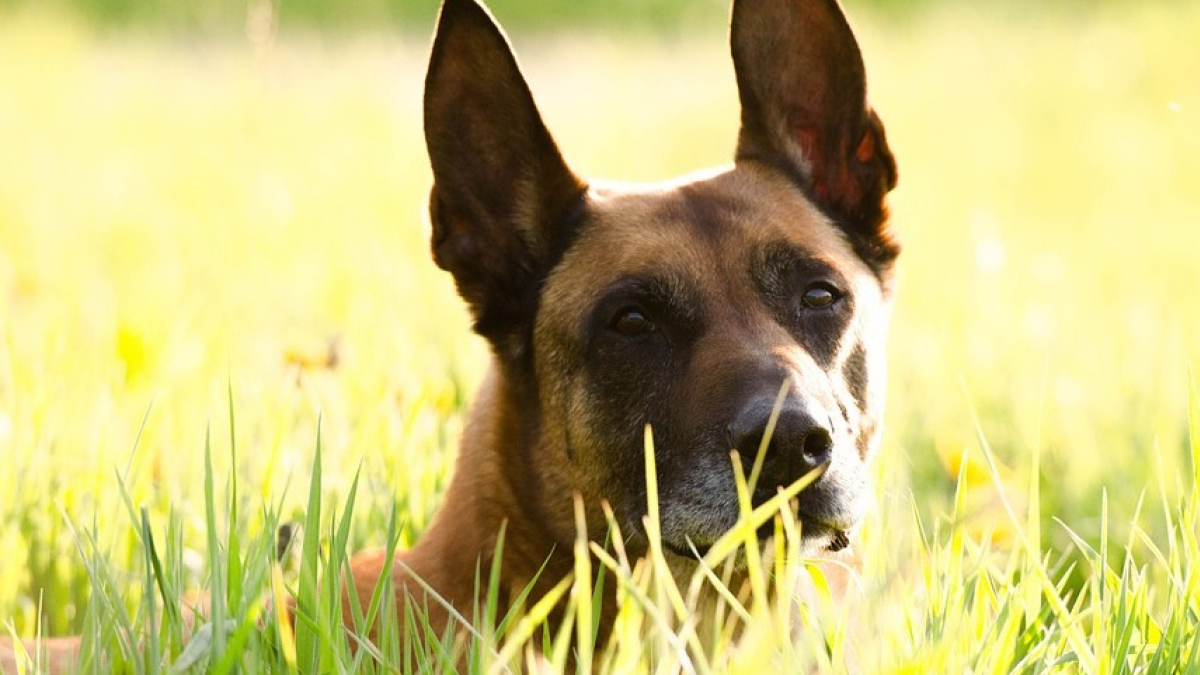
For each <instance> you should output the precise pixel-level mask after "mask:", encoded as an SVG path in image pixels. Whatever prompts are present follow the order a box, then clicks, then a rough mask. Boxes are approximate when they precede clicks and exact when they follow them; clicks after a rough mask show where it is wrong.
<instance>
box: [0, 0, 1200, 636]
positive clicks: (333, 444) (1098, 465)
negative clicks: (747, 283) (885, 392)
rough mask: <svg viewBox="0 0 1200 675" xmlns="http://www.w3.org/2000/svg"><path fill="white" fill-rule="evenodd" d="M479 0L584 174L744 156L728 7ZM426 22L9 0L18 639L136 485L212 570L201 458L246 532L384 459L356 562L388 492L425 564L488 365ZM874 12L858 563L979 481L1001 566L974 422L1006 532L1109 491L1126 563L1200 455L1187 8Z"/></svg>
mask: <svg viewBox="0 0 1200 675" xmlns="http://www.w3.org/2000/svg"><path fill="white" fill-rule="evenodd" d="M490 4H491V7H492V9H493V11H494V13H495V14H496V15H497V17H498V18H499V19H500V20H501V21H502V22H503V23H504V24H505V26H506V27H507V28H508V29H509V32H510V35H511V37H512V39H513V41H514V43H515V44H516V47H517V49H518V52H519V53H520V54H521V57H522V60H523V63H524V64H525V65H526V68H527V74H528V76H529V79H530V81H531V84H532V87H533V90H534V92H535V95H536V96H537V98H538V101H539V104H540V106H541V108H542V111H543V114H544V116H545V117H546V119H547V122H548V125H549V127H550V128H551V130H552V131H553V133H554V134H555V135H556V136H557V138H558V140H559V143H560V145H561V146H562V147H563V148H564V151H565V153H566V155H567V157H568V160H569V161H570V162H572V163H573V164H574V166H575V167H576V168H577V169H578V170H580V171H581V172H583V173H585V174H589V175H596V176H603V177H612V178H621V179H630V180H656V179H663V178H668V177H671V176H674V175H677V174H679V173H683V172H687V171H691V170H694V169H698V168H701V167H705V166H710V165H714V164H720V163H723V162H727V161H728V160H729V158H730V156H731V150H732V147H733V143H734V138H735V135H736V131H737V120H738V111H737V105H736V100H737V99H736V88H735V85H734V81H733V72H732V67H731V65H730V63H729V61H728V56H727V50H726V47H725V36H724V28H725V21H726V16H727V12H728V8H727V4H726V3H725V2H723V1H718V0H702V1H697V0H688V1H686V2H685V1H684V0H650V1H635V0H537V1H535V0H494V2H492V3H490ZM436 10H437V7H436V3H434V2H432V1H431V0H429V1H426V0H355V1H352V2H334V1H333V0H287V1H284V2H271V1H270V0H248V2H241V1H233V0H218V1H203V2H202V1H200V0H176V1H174V2H146V1H144V0H107V1H102V0H90V1H82V0H81V1H78V2H70V1H66V0H60V1H55V0H24V1H22V0H0V458H3V460H2V461H0V550H3V551H4V559H3V561H0V625H3V624H4V623H5V622H7V620H8V619H9V618H10V617H11V618H12V619H13V623H14V625H15V627H16V629H17V630H18V631H22V632H30V631H31V630H32V627H33V626H34V625H35V624H36V622H37V621H38V619H39V617H40V619H41V621H42V622H43V625H44V626H45V629H46V630H47V631H48V632H51V633H61V632H65V631H68V630H71V629H72V628H73V627H75V626H76V624H77V620H78V615H79V612H78V608H79V607H80V606H81V603H83V602H84V601H85V600H86V598H87V595H88V590H87V588H88V582H87V578H86V576H85V574H84V572H83V569H82V566H81V565H80V562H79V561H80V558H79V556H78V554H77V553H76V552H75V550H76V539H75V537H73V535H72V534H71V528H70V527H69V525H68V524H70V526H73V527H76V528H82V529H87V530H91V531H94V532H96V533H97V534H96V538H97V542H98V545H99V546H100V548H101V549H103V551H104V552H105V555H106V556H108V558H109V559H110V560H111V561H112V562H113V564H114V566H116V567H117V568H118V569H129V570H136V569H137V567H136V563H135V561H136V560H137V559H138V558H137V555H138V553H137V548H136V546H135V543H136V537H135V535H134V528H133V519H132V518H131V517H130V515H129V513H128V512H127V511H126V508H125V503H126V502H125V501H124V499H123V498H122V496H121V493H122V490H126V491H127V492H128V494H129V500H130V502H129V503H132V504H145V505H148V506H149V507H150V510H151V514H152V517H153V518H154V519H155V520H154V522H155V523H156V525H157V526H163V523H165V522H167V521H169V520H170V519H171V518H172V517H173V518H176V519H178V522H179V523H180V530H181V537H182V539H183V541H184V545H185V548H187V549H188V550H194V549H196V548H198V547H200V546H201V545H202V542H203V532H204V529H203V527H204V523H203V497H202V494H203V493H202V491H201V490H202V477H203V451H204V448H205V445H206V438H209V439H210V440H208V441H207V442H208V443H210V444H211V447H212V448H213V453H214V458H215V459H214V461H215V462H216V464H217V467H218V471H219V472H220V473H219V475H221V476H226V477H228V476H229V475H231V472H233V471H236V474H237V476H238V478H239V481H240V485H241V491H240V493H239V494H240V495H241V497H240V498H241V499H243V500H244V501H245V502H246V507H245V508H243V509H241V512H242V513H243V514H245V515H244V518H245V522H242V523H237V524H236V525H235V526H236V527H239V528H243V529H244V530H245V531H246V532H248V533H250V534H254V533H255V532H256V531H257V530H256V528H258V529H261V524H262V518H261V517H260V516H259V515H257V514H259V512H260V511H261V509H262V507H263V505H264V504H271V505H276V506H278V508H279V509H280V511H282V512H283V514H284V515H285V516H290V515H294V514H296V513H298V508H299V503H300V500H301V499H302V498H303V495H304V486H305V485H306V484H307V480H308V476H309V475H310V474H311V472H312V457H313V451H314V448H315V445H316V437H317V423H318V419H321V424H322V438H323V440H324V445H325V462H324V466H325V487H326V489H327V491H328V492H329V493H330V495H331V498H334V499H336V498H337V497H338V496H339V495H342V494H344V492H345V490H346V489H347V486H348V484H349V481H350V480H351V478H352V477H353V475H354V472H355V471H356V470H358V469H359V468H360V467H361V468H362V471H363V476H364V478H363V480H364V481H365V482H366V484H367V485H368V487H369V489H368V490H366V497H364V496H363V495H362V493H361V492H360V496H359V507H358V513H359V515H360V517H359V518H357V519H356V523H355V525H356V529H355V533H354V544H355V546H366V545H373V544H374V545H377V544H379V543H380V542H381V538H382V531H383V529H384V527H385V525H386V513H387V508H386V506H387V505H388V504H390V503H391V501H392V500H393V499H396V500H398V501H399V502H400V506H401V508H402V509H403V511H404V512H405V513H406V514H407V521H406V528H407V530H406V535H405V536H406V540H411V538H412V536H415V535H416V534H417V533H419V532H420V530H421V529H422V528H424V526H425V525H426V523H427V522H428V517H429V514H430V512H431V511H432V510H433V508H435V506H436V504H437V502H438V499H439V495H440V493H441V490H442V489H443V487H444V485H445V481H446V479H447V475H448V472H449V468H450V466H451V465H452V461H453V455H454V444H455V442H456V439H457V437H458V434H459V429H460V428H461V420H462V412H463V409H464V406H465V405H466V402H467V401H468V400H469V399H470V397H471V394H472V391H473V389H474V387H475V385H476V383H477V382H478V379H479V376H480V374H481V373H482V370H483V368H484V367H485V365H486V351H485V349H484V346H483V344H482V343H481V341H480V340H478V339H476V338H473V337H472V336H471V335H470V334H469V327H468V321H467V318H466V316H465V312H464V311H463V309H462V307H461V306H460V302H459V301H458V300H457V298H456V296H455V295H454V291H453V286H452V283H451V281H450V279H449V278H448V277H447V276H446V275H444V274H442V273H440V272H439V271H438V270H437V269H436V268H435V267H434V266H433V265H432V263H430V262H429V260H428V256H427V242H426V233H427V224H426V221H425V217H424V200H425V196H426V192H427V190H428V187H429V184H430V175H429V171H428V168H427V163H426V158H425V153H424V142H423V139H422V134H421V120H420V97H421V87H422V78H423V76H424V66H425V59H426V48H427V43H428V36H429V34H430V33H431V31H432V27H433V21H434V17H435V15H436ZM847 11H848V13H849V15H850V18H851V22H852V24H853V25H854V26H855V28H856V31H857V33H858V36H859V41H860V43H861V44H862V47H863V51H864V55H865V58H866V62H867V67H868V73H869V80H870V88H871V99H872V101H873V103H874V105H875V107H876V108H877V109H878V111H879V112H880V114H881V116H882V118H883V119H884V121H885V124H886V125H887V129H888V133H889V139H890V142H891V145H892V147H893V149H894V151H895V154H896V156H897V158H898V161H899V164H900V176H901V179H900V187H899V188H898V190H897V191H896V192H895V193H894V199H893V202H892V204H893V213H894V222H895V226H896V228H897V229H898V231H899V232H900V233H901V235H902V238H903V240H904V242H905V245H906V249H905V253H904V254H903V257H902V259H901V272H900V291H899V296H898V302H897V308H896V312H895V319H894V324H893V339H892V343H891V364H892V365H891V398H890V401H889V405H890V408H889V415H888V424H887V432H886V436H885V447H884V451H883V456H882V457H881V461H880V464H879V473H880V477H881V480H880V490H879V500H880V509H879V510H878V513H877V514H876V516H875V520H874V521H873V522H872V523H871V524H870V525H869V527H868V530H867V532H865V533H864V537H865V538H866V541H867V544H868V546H872V545H873V546H877V547H878V549H879V550H881V551H888V550H895V548H896V542H895V541H894V540H895V539H896V538H899V537H908V536H912V534H913V532H914V531H915V525H914V522H915V519H914V518H913V516H912V515H911V514H913V513H915V514H916V516H917V518H919V519H920V521H921V523H923V524H924V526H925V527H929V524H930V523H936V522H939V519H944V518H945V517H946V514H947V510H948V505H949V503H950V500H951V498H952V495H953V492H954V489H955V483H956V477H957V476H958V475H959V473H960V469H963V470H964V471H965V474H964V475H965V476H966V478H967V481H968V482H969V483H971V484H972V485H973V486H974V487H973V489H972V492H971V495H970V498H971V499H970V504H971V510H970V513H969V514H967V516H966V517H967V518H968V520H967V524H968V525H969V526H970V527H971V528H972V531H973V532H974V533H975V535H976V536H977V537H978V538H979V539H980V540H981V541H990V542H992V543H993V544H994V545H996V546H998V547H1003V546H1005V545H1006V544H1005V542H1006V538H1007V537H1010V536H1011V532H1007V531H1006V527H1005V526H1004V525H1003V524H1002V523H1003V522H1004V518H1003V515H1002V511H1001V510H1000V507H999V503H1000V502H999V498H998V494H997V492H996V488H995V486H994V485H993V484H992V481H991V480H990V479H989V477H988V476H987V474H986V472H985V471H984V469H983V468H982V467H983V465H982V460H981V459H980V457H981V454H980V439H981V438H982V439H986V442H987V443H988V444H989V445H990V446H991V447H992V449H993V450H994V451H995V453H996V455H997V457H998V459H999V460H1000V463H1001V467H1000V470H1001V473H1002V478H1003V482H1004V485H1005V486H1006V487H1005V494H1006V495H1007V498H1008V499H1009V500H1010V501H1011V502H1012V503H1013V504H1014V505H1015V506H1016V508H1017V509H1018V510H1020V509H1023V508H1025V507H1026V505H1027V503H1028V501H1027V499H1026V497H1025V495H1026V493H1027V490H1028V486H1029V485H1030V482H1031V479H1032V480H1034V482H1035V483H1036V484H1037V485H1038V486H1039V487H1040V491H1039V492H1040V511H1039V512H1040V513H1041V517H1042V520H1043V522H1044V526H1045V537H1046V546H1047V548H1048V550H1050V551H1051V555H1052V556H1054V555H1058V553H1055V552H1061V551H1065V550H1066V549H1067V542H1068V541H1069V539H1068V535H1067V534H1066V532H1065V530H1064V529H1063V527H1062V526H1060V525H1058V524H1056V522H1055V519H1059V520H1061V521H1063V522H1065V523H1067V524H1068V525H1069V526H1070V527H1071V528H1072V529H1073V530H1074V531H1076V532H1077V533H1079V534H1080V535H1082V536H1083V537H1084V538H1086V539H1089V540H1092V541H1097V540H1098V539H1099V530H1100V519H1099V514H1100V505H1101V502H1102V499H1103V498H1104V495H1107V499H1108V501H1109V503H1110V504H1111V507H1110V510H1111V514H1112V515H1111V521H1112V522H1111V523H1110V528H1111V532H1110V538H1111V541H1113V542H1114V543H1113V546H1114V550H1117V549H1119V548H1120V547H1122V546H1124V545H1125V544H1126V542H1127V541H1128V540H1130V538H1131V536H1132V534H1131V533H1133V532H1134V531H1135V530H1145V531H1146V532H1148V533H1149V534H1150V536H1151V537H1161V536H1163V530H1164V525H1163V522H1162V519H1161V516H1156V515H1153V514H1154V513H1157V512H1152V513H1151V515H1145V514H1142V515H1140V516H1139V515H1138V514H1139V503H1142V502H1145V503H1149V504H1158V503H1160V502H1161V503H1169V504H1173V503H1174V502H1175V500H1177V499H1178V498H1179V497H1180V495H1181V494H1182V490H1183V486H1185V485H1188V484H1190V477H1191V475H1192V471H1193V464H1192V462H1191V458H1190V456H1189V444H1188V440H1187V439H1188V412H1187V411H1188V406H1189V382H1192V383H1194V382H1195V381H1196V378H1195V376H1194V375H1190V374H1189V372H1190V371H1189V368H1191V367H1192V366H1193V365H1194V364H1195V363H1197V359H1198V358H1200V299H1198V297H1197V294H1198V291H1200V58H1197V51H1196V46H1195V44H1196V43H1195V37H1196V36H1197V35H1200V4H1198V3H1195V2H1186V1H1183V0H1179V1H1171V0H1160V1H1156V2H1119V1H1117V0H1111V1H1108V2H1082V1H1080V2H1071V1H1063V2H1031V1H1025V0H1012V1H1011V2H984V1H982V0H980V1H978V2H951V1H950V0H918V1H916V2H902V1H900V0H873V1H870V0H850V1H849V2H847ZM231 411H232V412H231ZM973 411H974V412H973ZM973 414H977V415H978V424H976V422H975V421H974V418H973ZM231 417H232V418H233V419H231ZM231 427H232V429H231ZM1035 455H1036V456H1037V457H1038V458H1039V461H1040V472H1039V473H1038V475H1037V476H1031V470H1032V467H1033V466H1034V465H1033V457H1034V456H1035ZM1135 521H1136V522H1135ZM1138 546H1140V544H1135V545H1131V548H1130V550H1131V551H1135V550H1137V548H1138ZM194 557H195V559H196V560H201V559H202V556H200V555H199V554H194ZM195 575H196V578H197V580H199V579H200V578H201V577H202V575H203V570H202V569H201V568H200V566H199V563H198V562H197V567H196V569H195ZM136 576H137V572H131V578H132V577H136ZM43 603H44V604H45V605H46V606H47V607H50V608H52V609H50V610H46V611H39V609H38V608H39V606H40V605H41V604H43Z"/></svg>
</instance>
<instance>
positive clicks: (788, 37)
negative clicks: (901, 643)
mask: <svg viewBox="0 0 1200 675" xmlns="http://www.w3.org/2000/svg"><path fill="white" fill-rule="evenodd" d="M731 33H732V38H731V42H732V48H733V59H734V65H735V69H736V72H737V80H738V88H739V91H740V97H741V104H742V120H741V123H742V124H741V132H740V135H739V138H738V144H737V152H736V162H735V164H734V165H733V166H732V167H730V168H727V169H723V170H720V171H716V172H711V173H709V174H706V175H703V176H697V177H689V178H685V179H681V180H679V181H677V182H672V183H669V184H662V185H651V186H642V187H638V188H626V187H623V188H619V189H618V188H615V187H603V186H599V185H589V184H588V183H587V182H585V181H584V180H583V179H581V178H580V177H579V176H577V175H576V174H575V173H573V172H572V171H571V170H570V169H569V168H568V166H567V164H566V163H565V162H564V160H563V159H562V155H561V154H560V153H559V151H558V149H557V147H556V145H555V143H554V141H553V140H552V138H551V136H550V134H549V132H548V131H547V130H546V127H545V126H544V124H543V122H542V120H541V117H540V115H539V114H538V111H537V109H536V107H535V105H534V101H533V98H532V96H531V94H530V92H529V89H528V86H527V85H526V83H525V81H524V79H523V78H522V76H521V73H520V70H519V68H518V65H517V62H516V60H515V58H514V56H513V54H512V52H511V50H510V49H509V46H508V43H507V41H506V39H505V37H504V35H503V34H502V33H501V32H500V30H499V28H498V27H497V26H496V24H495V23H494V22H493V20H492V19H491V17H490V16H489V15H488V13H487V12H486V10H484V9H483V8H482V7H481V6H479V5H478V4H477V3H476V2H475V1H474V0H446V2H445V4H444V6H443V8H442V14H441V18H440V21H439V27H438V32H437V37H436V40H435V42H434V46H433V54H432V57H431V62H430V68H429V75H428V79H427V80H426V98H425V126H426V139H427V143H428V147H429V154H430V159H431V161H432V165H433V172H434V188H433V193H432V197H431V215H432V224H433V242H432V245H433V255H434V259H435V260H436V261H437V263H438V265H440V266H441V267H443V268H445V269H447V270H449V271H450V272H451V273H452V274H453V275H454V279H455V281H456V283H457V286H458V289H459V292H460V294H461V295H462V297H463V298H464V299H465V300H466V301H467V303H468V304H469V305H470V308H471V310H472V314H473V316H474V319H475V328H476V330H477V331H478V332H479V333H480V334H481V335H483V336H484V337H485V338H487V339H488V340H489V342H490V343H491V345H492V347H493V350H494V352H495V355H496V359H497V362H498V364H499V370H500V373H501V377H502V378H503V379H504V381H505V382H506V386H507V388H508V390H509V391H510V392H511V395H512V396H516V397H518V398H519V399H520V400H521V403H520V405H518V406H515V407H518V408H520V409H521V410H523V411H530V412H529V414H528V415H525V416H523V418H522V420H521V424H522V425H523V426H524V428H525V434H526V438H525V439H524V441H525V442H524V443H523V446H524V447H523V448H522V449H521V450H520V451H519V452H521V453H523V456H522V459H521V460H520V462H521V464H522V465H523V466H524V467H525V468H524V469H522V470H526V471H528V472H529V474H528V476H527V478H528V480H529V481H530V482H532V483H535V484H536V489H535V490H533V493H534V494H535V495H536V499H537V500H539V501H540V502H541V503H542V504H543V505H544V506H545V511H544V512H543V514H542V515H543V516H544V517H545V518H546V519H547V520H549V521H551V524H550V527H552V528H555V529H564V530H569V528H570V527H571V518H570V510H569V508H566V509H564V508H562V507H563V505H565V504H569V503H570V495H572V494H574V493H576V492H578V493H581V494H583V496H584V497H585V503H586V504H588V506H589V514H590V516H591V518H592V520H593V522H596V521H598V520H599V515H598V513H599V509H598V504H599V503H600V502H601V501H602V500H607V501H608V502H609V503H611V505H612V506H613V510H614V511H615V513H616V514H617V517H618V519H619V520H620V522H621V524H622V526H623V529H624V530H625V531H626V532H627V533H630V532H633V533H637V532H640V531H641V516H642V514H644V513H645V512H646V495H645V477H644V470H643V466H644V464H643V452H644V445H643V429H644V427H645V425H647V424H649V425H650V426H651V428H652V430H653V433H654V439H655V459H656V462H657V473H658V480H659V485H660V509H661V514H662V531H663V537H664V541H665V543H666V545H667V546H668V547H669V548H670V549H671V550H673V551H675V552H677V553H679V554H681V555H688V554H689V552H690V551H691V550H692V546H693V545H694V546H696V547H698V548H699V549H701V550H702V549H703V548H704V547H705V546H707V545H708V544H711V543H712V542H713V541H714V540H715V539H716V538H717V537H719V536H720V535H721V534H722V533H724V532H725V531H726V530H727V529H728V528H729V527H730V526H731V525H732V524H733V523H734V522H735V521H736V520H737V518H738V515H739V509H738V502H737V498H736V491H735V481H734V471H733V467H732V462H731V456H730V451H731V450H737V451H738V452H739V454H740V456H741V457H742V458H743V460H744V461H745V463H746V466H747V467H748V466H749V464H750V462H752V461H753V459H754V458H755V456H756V453H757V452H758V450H759V447H760V444H761V443H762V442H763V436H764V434H765V432H766V428H767V424H768V419H769V418H770V417H771V413H772V409H773V405H774V403H775V401H776V398H777V394H778V393H779V391H780V390H781V387H782V386H783V385H784V383H787V391H788V393H787V396H786V398H785V400H784V402H783V404H782V407H781V409H780V412H779V417H778V423H777V425H776V426H775V429H774V433H773V435H771V436H770V438H769V443H768V445H767V446H766V454H765V456H764V465H763V472H762V478H761V480H760V481H759V482H758V484H757V488H756V490H755V495H754V498H755V500H756V501H758V502H761V501H763V500H765V499H767V498H768V497H770V496H772V495H774V494H775V492H776V490H777V489H778V487H780V486H785V485H788V484H791V483H793V482H794V481H796V480H797V479H799V478H801V477H802V476H804V475H805V474H808V473H809V472H811V471H814V470H818V471H821V470H823V474H822V476H821V478H820V479H819V480H818V481H817V482H816V483H815V484H814V485H813V486H811V487H809V488H807V489H806V490H804V491H803V492H802V493H801V495H800V497H799V498H798V515H799V516H800V519H801V522H802V524H803V530H804V535H805V538H806V539H807V540H808V541H809V543H810V544H811V545H812V547H813V548H814V549H819V548H839V547H841V546H843V545H844V544H845V541H846V538H845V535H846V533H847V532H849V531H850V530H851V529H852V528H853V527H854V526H855V524H856V523H857V522H858V521H859V519H860V518H861V516H862V514H863V510H864V508H865V503H866V500H867V499H868V497H869V492H870V491H869V487H868V472H867V468H866V464H867V461H868V459H869V458H870V456H871V454H872V451H873V447H874V445H875V444H876V442H877V437H878V425H879V419H880V415H881V413H882V395H883V368H884V366H883V359H884V344H883V341H884V334H885V331H886V324H887V320H888V314H889V307H890V294H891V293H890V287H891V279H892V266H893V262H894V260H895V258H896V256H897V254H898V251H899V249H898V246H897V244H896V243H895V241H894V240H893V239H892V238H891V236H890V235H889V233H888V231H887V230H886V224H887V209H886V206H885V196H886V194H887V193H888V191H890V190H891V188H892V187H893V186H894V185H895V181H896V168H895V163H894V161H893V159H892V156H891V153H890V151H889V149H888V146H887V142H886V139H885V137H884V132H883V127H882V125H881V124H880V122H879V119H878V117H877V116H876V115H875V113H874V111H873V110H872V109H871V108H870V107H869V106H868V104H867V101H866V79H865V75H864V69H863V63H862V58H861V56H860V54H859V50H858V46H857V44H856V42H855V39H854V36H853V35H852V33H851V31H850V28H849V26H848V24H847V23H846V19H845V17H844V16H843V15H842V12H841V10H840V8H839V7H838V5H837V3H836V1H835V0H735V2H734V6H733V20H732V31H731ZM599 522H602V521H599ZM567 536H569V534H567Z"/></svg>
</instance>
